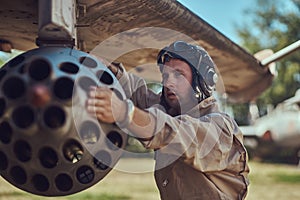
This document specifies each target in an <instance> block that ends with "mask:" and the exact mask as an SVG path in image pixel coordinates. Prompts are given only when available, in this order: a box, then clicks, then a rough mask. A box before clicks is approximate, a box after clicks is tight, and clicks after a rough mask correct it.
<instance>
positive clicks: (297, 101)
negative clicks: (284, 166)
mask: <svg viewBox="0 0 300 200" xmlns="http://www.w3.org/2000/svg"><path fill="white" fill-rule="evenodd" d="M240 128H241V130H242V132H243V134H244V143H245V146H246V147H247V148H248V151H249V154H250V157H252V158H260V159H264V160H273V161H274V160H275V161H283V162H288V163H295V164H298V163H299V157H300V90H298V91H297V92H296V94H295V96H294V97H292V98H290V99H287V100H285V101H284V102H282V103H280V104H279V105H278V106H277V107H276V108H275V109H274V110H273V111H272V112H270V113H269V114H267V115H265V116H263V117H260V118H258V119H257V120H256V121H255V122H254V124H253V125H252V126H241V127H240Z"/></svg>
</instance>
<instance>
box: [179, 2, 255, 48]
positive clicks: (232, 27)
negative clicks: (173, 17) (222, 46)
mask: <svg viewBox="0 0 300 200" xmlns="http://www.w3.org/2000/svg"><path fill="white" fill-rule="evenodd" d="M178 1H179V2H180V3H181V4H183V5H184V6H185V7H187V8H188V9H189V10H191V11H192V12H194V13H195V14H197V15H198V16H199V17H200V18H202V19H203V20H204V21H206V22H208V23H209V24H210V25H212V26H213V27H215V28H216V29H217V30H218V31H220V32H221V33H223V34H224V35H225V36H226V37H228V38H229V39H231V40H232V41H234V42H235V43H239V38H238V35H237V33H236V26H237V25H240V24H243V23H247V20H250V19H249V18H246V16H245V14H244V12H245V10H246V9H249V8H252V6H253V3H254V1H253V0H178Z"/></svg>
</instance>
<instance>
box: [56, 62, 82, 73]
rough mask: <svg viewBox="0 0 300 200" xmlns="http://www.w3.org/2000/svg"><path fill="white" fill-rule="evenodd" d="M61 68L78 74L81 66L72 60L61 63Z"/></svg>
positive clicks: (66, 71)
mask: <svg viewBox="0 0 300 200" xmlns="http://www.w3.org/2000/svg"><path fill="white" fill-rule="evenodd" d="M59 69H60V70H61V71H63V72H65V73H68V74H77V73H78V71H79V67H78V66H77V65H76V64H74V63H71V62H64V63H61V64H60V65H59Z"/></svg>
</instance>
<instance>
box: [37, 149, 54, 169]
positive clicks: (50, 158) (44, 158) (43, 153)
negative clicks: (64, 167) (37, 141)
mask: <svg viewBox="0 0 300 200" xmlns="http://www.w3.org/2000/svg"><path fill="white" fill-rule="evenodd" d="M39 160H40V162H41V164H42V166H43V167H45V168H48V169H51V168H54V167H56V166H57V163H58V156H57V153H56V152H55V151H54V150H53V149H52V148H50V147H44V148H42V149H41V150H40V152H39Z"/></svg>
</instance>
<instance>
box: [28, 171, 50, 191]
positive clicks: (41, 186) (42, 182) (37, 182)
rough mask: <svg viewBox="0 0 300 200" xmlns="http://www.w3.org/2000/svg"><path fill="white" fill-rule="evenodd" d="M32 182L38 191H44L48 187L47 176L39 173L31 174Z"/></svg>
mask: <svg viewBox="0 0 300 200" xmlns="http://www.w3.org/2000/svg"><path fill="white" fill-rule="evenodd" d="M32 184H33V186H34V188H35V189H36V190H37V191H39V192H46V191H47V190H48V189H49V187H50V184H49V181H48V179H47V177H46V176H44V175H41V174H36V175H34V176H33V178H32Z"/></svg>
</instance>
